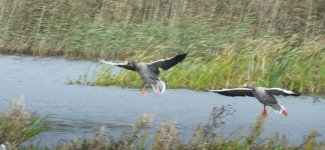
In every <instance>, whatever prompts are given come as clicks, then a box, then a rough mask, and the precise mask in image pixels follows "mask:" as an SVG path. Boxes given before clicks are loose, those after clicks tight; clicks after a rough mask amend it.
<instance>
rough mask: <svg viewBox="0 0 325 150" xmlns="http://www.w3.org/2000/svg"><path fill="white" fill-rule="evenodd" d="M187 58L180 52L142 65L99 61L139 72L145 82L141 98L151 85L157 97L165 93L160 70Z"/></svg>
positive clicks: (185, 54)
mask: <svg viewBox="0 0 325 150" xmlns="http://www.w3.org/2000/svg"><path fill="white" fill-rule="evenodd" d="M186 56H187V53H184V52H180V53H179V54H178V55H176V56H175V57H172V58H167V59H160V60H157V61H154V62H151V63H142V62H135V61H131V62H127V61H126V62H124V63H115V62H108V61H105V60H102V59H99V60H100V61H101V62H102V63H104V64H108V65H115V66H118V67H122V68H125V69H128V70H132V71H137V72H138V73H139V75H140V76H141V78H142V79H143V81H144V87H143V88H142V91H141V96H145V95H146V87H147V86H149V85H151V86H152V88H153V89H154V91H155V92H156V93H157V95H160V94H162V93H164V92H165V90H166V85H165V83H164V82H163V81H161V80H160V78H159V73H160V71H159V68H161V69H163V70H168V69H169V68H172V67H173V66H175V65H176V64H178V63H179V62H181V61H183V60H184V58H185V57H186Z"/></svg>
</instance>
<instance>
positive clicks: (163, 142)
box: [0, 97, 325, 150]
mask: <svg viewBox="0 0 325 150" xmlns="http://www.w3.org/2000/svg"><path fill="white" fill-rule="evenodd" d="M235 112H236V111H235V110H234V109H233V108H232V107H231V106H221V107H219V108H217V107H215V108H213V110H212V112H211V115H210V117H209V118H207V120H208V121H207V122H206V123H204V124H199V125H198V126H197V129H196V130H195V131H193V135H192V136H191V137H190V138H189V139H190V140H189V141H184V140H182V138H181V137H180V136H179V131H178V130H177V128H176V125H177V123H176V120H175V119H169V120H166V121H164V122H162V123H161V124H160V126H159V128H158V129H157V131H156V132H155V133H153V136H149V134H148V133H149V132H148V130H147V129H148V127H150V126H151V122H152V121H153V120H154V114H152V113H148V114H144V115H143V116H141V117H140V118H139V119H138V121H137V122H136V123H135V124H133V125H132V128H130V129H129V130H127V131H126V132H125V134H124V135H122V136H121V137H119V138H116V137H114V138H113V136H112V135H110V134H109V133H110V132H109V131H106V130H107V128H106V127H105V126H102V127H101V128H100V129H98V131H97V132H96V133H95V135H94V137H93V138H88V139H79V138H76V139H74V140H72V141H70V142H65V143H63V144H60V145H59V144H58V145H56V146H55V147H54V148H51V149H58V150H75V149H79V150H88V149H179V150H190V149H229V150H230V149H237V150H249V149H254V150H256V149H270V150H271V149H272V150H273V149H280V150H300V149H301V150H302V149H304V150H314V149H317V150H323V149H325V144H324V143H323V142H319V140H317V137H318V136H319V134H318V133H317V132H316V131H311V132H310V133H309V134H307V133H306V134H307V135H306V136H305V138H304V140H303V142H302V143H301V144H297V145H296V146H292V145H290V144H288V140H287V138H286V136H285V135H279V134H277V133H273V134H270V135H269V137H266V138H265V137H261V134H262V133H263V131H264V128H265V126H264V120H263V119H262V118H257V119H256V122H255V123H252V125H251V128H250V130H249V131H248V132H247V133H246V132H245V133H242V132H241V130H240V128H239V127H238V129H234V130H233V131H231V134H230V136H229V135H224V134H223V130H222V126H223V125H222V124H223V123H222V122H223V120H222V119H223V118H224V117H227V116H229V115H233V114H234V113H235ZM0 114H1V115H0V129H1V130H0V136H1V138H0V140H1V141H0V144H4V145H6V147H7V149H10V150H16V149H17V150H18V149H25V150H29V149H30V150H38V149H50V148H47V147H40V146H39V145H38V144H35V145H29V146H24V145H22V143H24V142H26V141H28V140H32V139H33V138H34V137H36V136H38V135H39V134H40V133H42V132H44V131H45V129H46V126H47V125H46V124H45V122H44V117H41V116H34V117H31V113H30V112H28V111H26V110H25V108H24V102H23V99H22V97H20V98H19V99H18V100H17V101H14V102H13V103H12V105H11V106H10V108H8V110H6V111H5V112H2V113H0ZM41 142H42V141H41Z"/></svg>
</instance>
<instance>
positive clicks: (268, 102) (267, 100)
mask: <svg viewBox="0 0 325 150" xmlns="http://www.w3.org/2000/svg"><path fill="white" fill-rule="evenodd" d="M243 87H244V88H233V89H222V90H209V91H210V92H214V93H218V94H221V95H225V96H233V97H234V96H250V97H255V98H256V99H257V100H258V101H259V102H261V103H262V104H263V105H264V109H263V111H262V113H261V116H262V117H263V118H265V117H267V116H268V114H267V111H266V106H270V107H272V108H273V109H274V110H275V111H276V112H278V113H280V114H283V115H284V116H287V115H288V112H287V111H286V109H285V108H284V106H282V105H281V104H279V102H278V100H277V99H276V98H275V97H274V96H273V95H283V96H299V95H300V94H299V93H295V92H293V91H289V90H285V89H281V88H265V87H256V86H255V85H254V84H244V85H243Z"/></svg>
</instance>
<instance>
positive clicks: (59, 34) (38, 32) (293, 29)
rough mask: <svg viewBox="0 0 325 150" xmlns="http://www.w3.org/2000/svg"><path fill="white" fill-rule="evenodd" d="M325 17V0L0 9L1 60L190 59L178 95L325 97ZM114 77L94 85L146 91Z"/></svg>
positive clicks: (170, 77) (105, 1)
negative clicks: (239, 90)
mask: <svg viewBox="0 0 325 150" xmlns="http://www.w3.org/2000/svg"><path fill="white" fill-rule="evenodd" d="M324 14H325V2H324V1H323V0H301V1H297V0H287V1H285V0H242V1H237V0H219V1H213V0H207V1H204V2H202V1H199V0H193V1H187V0H173V1H170V0H135V1H128V0H122V1H118V0H98V1H76V0H71V1H62V0H29V1H24V0H0V52H1V53H7V54H12V53H23V54H29V55H38V56H64V57H82V58H85V59H95V58H98V57H101V58H105V59H112V60H125V59H135V60H143V61H146V60H152V59H160V58H161V57H169V56H172V55H174V54H176V53H177V52H178V51H181V50H184V51H188V52H189V53H190V57H189V58H188V59H186V62H184V63H183V64H182V65H180V66H179V67H178V68H175V69H173V70H172V71H171V72H170V74H164V75H163V78H165V79H167V80H165V81H167V82H168V83H167V85H168V86H169V87H171V88H190V89H204V88H221V87H233V86H238V85H239V84H241V83H243V81H244V80H249V81H254V82H257V83H258V84H259V85H262V86H278V87H284V88H289V89H294V90H297V91H299V92H302V93H324V92H325V87H324V80H325V79H324V78H325V77H324V66H325V65H324V64H325V63H324V59H323V56H324V53H325V52H324V46H325V41H324V35H325V34H324V33H325V15H324ZM105 74H107V73H104V75H100V76H99V79H98V80H97V81H96V82H94V83H96V84H99V85H120V86H129V87H139V86H140V84H141V83H140V81H135V79H138V77H136V75H132V74H131V76H129V75H128V76H127V75H126V73H121V74H120V75H118V76H116V81H113V80H111V79H110V78H111V77H107V79H103V78H102V77H103V76H105ZM175 74H177V77H175ZM122 79H123V81H122ZM193 79H195V80H193ZM131 81H132V82H131Z"/></svg>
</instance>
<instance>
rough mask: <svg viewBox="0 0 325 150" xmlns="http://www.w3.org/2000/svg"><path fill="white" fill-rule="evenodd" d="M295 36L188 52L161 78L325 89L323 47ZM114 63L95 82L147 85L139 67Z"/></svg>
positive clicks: (173, 83) (201, 85) (193, 83)
mask: <svg viewBox="0 0 325 150" xmlns="http://www.w3.org/2000/svg"><path fill="white" fill-rule="evenodd" d="M291 40H292V41H295V40H293V39H290V40H287V41H278V42H276V41H261V40H252V39H247V40H245V41H243V42H238V43H236V44H233V45H224V47H223V50H222V51H221V52H220V53H216V52H210V53H209V54H207V57H196V55H195V54H191V53H190V52H189V53H190V56H189V57H188V58H186V60H185V61H184V62H183V63H181V64H180V65H177V66H176V67H174V68H173V69H171V70H170V71H168V72H162V73H161V79H162V80H163V81H165V82H166V85H167V87H168V88H190V89H199V90H202V89H206V88H208V89H216V88H225V87H239V86H241V85H243V83H245V82H246V81H247V80H248V81H254V82H256V83H257V84H258V85H261V86H266V87H282V88H287V89H291V90H294V91H298V92H300V93H318V94H319V93H324V92H325V59H324V57H325V47H324V46H323V45H322V44H320V43H317V42H314V41H311V42H310V43H309V44H306V45H304V46H303V47H298V48H291V46H290V45H291V44H293V43H291ZM252 49H253V50H256V51H252ZM257 49H258V50H257ZM146 58H151V59H152V57H146ZM139 59H140V58H139ZM140 60H143V59H140ZM144 60H147V61H148V59H144ZM111 69H112V68H107V67H104V68H103V70H102V72H100V74H99V76H98V78H97V80H96V81H93V82H92V83H93V84H96V85H119V86H127V87H141V86H142V85H143V81H142V80H141V79H140V77H139V75H138V74H137V73H136V72H131V71H125V70H122V71H121V72H120V73H118V74H114V75H113V74H112V70H111Z"/></svg>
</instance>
